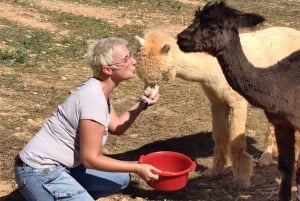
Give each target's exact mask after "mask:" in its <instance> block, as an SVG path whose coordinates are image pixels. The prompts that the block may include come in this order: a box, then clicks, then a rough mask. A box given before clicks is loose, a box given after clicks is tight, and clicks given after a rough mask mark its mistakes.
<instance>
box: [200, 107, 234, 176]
mask: <svg viewBox="0 0 300 201" xmlns="http://www.w3.org/2000/svg"><path fill="white" fill-rule="evenodd" d="M211 111H212V135H213V139H214V144H215V145H214V156H213V166H212V169H211V170H207V171H205V172H203V174H204V175H208V176H216V175H219V174H221V173H222V172H223V171H224V167H225V165H226V162H227V154H228V140H229V135H228V133H229V126H228V118H227V117H228V106H227V105H220V104H217V103H213V102H212V103H211Z"/></svg>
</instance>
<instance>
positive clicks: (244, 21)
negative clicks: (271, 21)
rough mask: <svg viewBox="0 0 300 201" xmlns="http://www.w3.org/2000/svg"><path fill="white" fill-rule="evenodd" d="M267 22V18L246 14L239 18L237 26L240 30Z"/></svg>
mask: <svg viewBox="0 0 300 201" xmlns="http://www.w3.org/2000/svg"><path fill="white" fill-rule="evenodd" d="M264 21H265V18H264V17H263V16H261V15H257V14H252V13H245V14H241V15H239V17H238V18H237V22H236V25H237V27H239V28H252V27H255V26H256V25H258V24H262V23H263V22H264Z"/></svg>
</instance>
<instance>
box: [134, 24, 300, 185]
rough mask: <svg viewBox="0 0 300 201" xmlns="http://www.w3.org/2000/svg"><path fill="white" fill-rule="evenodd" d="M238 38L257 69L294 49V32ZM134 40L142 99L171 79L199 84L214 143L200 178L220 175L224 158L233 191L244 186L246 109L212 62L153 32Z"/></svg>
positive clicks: (247, 173) (248, 171) (299, 37)
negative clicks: (208, 164)
mask: <svg viewBox="0 0 300 201" xmlns="http://www.w3.org/2000/svg"><path fill="white" fill-rule="evenodd" d="M270 36H272V37H270ZM241 38H242V43H243V48H244V49H245V51H246V54H247V56H248V57H249V59H250V60H251V61H252V62H254V63H255V64H257V65H261V66H267V65H270V64H272V63H274V62H276V61H277V60H278V59H281V58H282V57H284V56H286V55H288V54H289V53H291V52H292V51H294V50H295V49H297V48H299V43H300V32H299V31H297V30H295V29H291V28H287V27H272V28H268V29H264V30H261V31H257V32H252V33H244V34H241ZM136 39H137V40H138V41H139V44H140V50H139V52H138V55H137V60H138V62H137V63H138V65H137V72H138V76H139V77H140V78H141V79H142V80H143V81H144V82H145V93H146V94H148V95H149V96H155V95H156V93H158V88H159V85H160V84H161V82H162V81H168V80H172V79H175V77H179V78H181V79H183V80H186V81H193V82H199V84H200V85H201V86H202V88H203V89H204V92H205V93H206V95H207V97H208V99H209V101H210V103H211V112H212V134H213V138H214V142H215V147H214V158H213V166H212V168H211V169H209V170H208V171H205V172H204V174H205V175H212V176H215V175H219V174H221V173H222V172H223V170H224V167H225V165H226V162H227V157H228V156H229V158H230V160H231V162H232V169H233V174H234V180H235V181H236V183H237V184H238V185H239V186H244V187H247V186H249V185H250V177H251V175H252V171H253V170H252V166H253V164H252V162H253V160H252V157H251V156H250V155H249V154H248V153H247V152H246V137H245V125H246V119H247V107H248V103H247V101H246V100H245V99H244V98H243V97H242V96H240V95H239V94H238V93H237V92H235V91H234V90H233V89H232V88H231V87H230V86H229V84H228V83H227V81H226V79H225V77H224V75H223V73H222V70H221V67H220V65H219V64H218V62H217V60H216V58H214V57H212V56H210V55H208V54H206V53H184V52H182V51H181V50H180V49H179V48H178V46H177V44H176V39H175V38H173V37H172V36H170V35H169V34H167V33H164V32H162V31H159V30H155V31H151V32H147V33H146V34H145V36H144V38H141V37H138V36H137V37H136ZM295 41H299V43H298V44H297V43H296V42H295ZM262 44H263V45H262ZM271 50H272V51H271ZM154 88H155V89H154ZM266 151H268V149H267V150H266ZM263 156H265V155H263Z"/></svg>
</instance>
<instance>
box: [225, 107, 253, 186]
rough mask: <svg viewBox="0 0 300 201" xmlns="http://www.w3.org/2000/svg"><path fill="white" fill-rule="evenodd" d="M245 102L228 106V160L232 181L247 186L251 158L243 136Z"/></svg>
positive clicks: (245, 112) (248, 184) (245, 115)
mask: <svg viewBox="0 0 300 201" xmlns="http://www.w3.org/2000/svg"><path fill="white" fill-rule="evenodd" d="M247 106H248V103H246V102H239V103H238V105H235V106H234V107H231V108H230V112H229V119H230V120H231V121H230V137H231V139H230V146H229V153H230V160H231V162H232V170H233V176H234V182H235V183H236V184H237V185H238V186H239V187H243V188H244V187H249V186H250V183H251V182H250V178H251V176H252V172H253V159H252V156H251V155H250V154H248V153H247V143H246V136H245V127H246V120H247Z"/></svg>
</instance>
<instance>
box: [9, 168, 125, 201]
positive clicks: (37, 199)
mask: <svg viewBox="0 0 300 201" xmlns="http://www.w3.org/2000/svg"><path fill="white" fill-rule="evenodd" d="M14 171H15V177H16V181H17V184H18V186H19V191H20V192H21V194H22V195H23V197H24V198H25V199H26V200H27V201H54V200H63V201H94V200H95V199H97V198H99V197H103V196H107V195H110V194H113V193H117V192H119V191H120V190H122V189H124V188H126V187H127V186H128V184H129V182H130V174H129V173H114V172H103V171H97V170H91V169H86V168H84V167H83V166H79V167H77V168H74V169H70V170H69V169H67V168H65V167H62V166H52V167H50V168H44V169H40V168H32V167H30V166H27V165H23V166H18V165H15V167H14Z"/></svg>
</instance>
